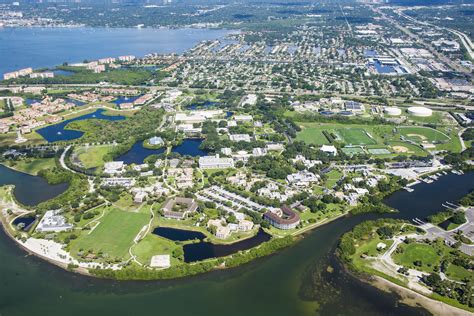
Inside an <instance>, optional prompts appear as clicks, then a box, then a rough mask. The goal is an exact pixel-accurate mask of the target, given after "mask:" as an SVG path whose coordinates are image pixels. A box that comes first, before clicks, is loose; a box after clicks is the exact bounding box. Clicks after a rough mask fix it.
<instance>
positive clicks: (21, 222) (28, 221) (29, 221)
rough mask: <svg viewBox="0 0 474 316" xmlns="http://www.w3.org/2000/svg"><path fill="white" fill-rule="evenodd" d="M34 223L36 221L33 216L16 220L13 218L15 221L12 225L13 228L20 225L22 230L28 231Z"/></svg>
mask: <svg viewBox="0 0 474 316" xmlns="http://www.w3.org/2000/svg"><path fill="white" fill-rule="evenodd" d="M35 221H36V217H35V216H27V217H18V218H15V220H14V221H13V225H15V226H18V225H22V226H23V228H22V230H24V231H28V230H29V228H30V226H31V224H33V223H34V222H35Z"/></svg>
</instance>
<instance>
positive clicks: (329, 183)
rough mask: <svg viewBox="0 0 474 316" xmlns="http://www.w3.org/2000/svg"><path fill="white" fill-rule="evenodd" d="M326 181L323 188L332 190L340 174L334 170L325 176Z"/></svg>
mask: <svg viewBox="0 0 474 316" xmlns="http://www.w3.org/2000/svg"><path fill="white" fill-rule="evenodd" d="M326 176H327V178H328V179H327V180H326V183H325V185H324V186H325V187H326V188H328V189H332V187H334V186H335V185H336V183H337V181H339V180H340V179H341V177H342V172H341V171H339V170H336V169H333V170H331V171H330V172H329V173H327V174H326Z"/></svg>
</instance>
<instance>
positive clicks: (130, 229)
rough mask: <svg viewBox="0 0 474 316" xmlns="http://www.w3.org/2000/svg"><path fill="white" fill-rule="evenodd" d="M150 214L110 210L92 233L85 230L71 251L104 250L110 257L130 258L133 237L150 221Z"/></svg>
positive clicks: (95, 251)
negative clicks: (129, 250) (129, 251)
mask: <svg viewBox="0 0 474 316" xmlns="http://www.w3.org/2000/svg"><path fill="white" fill-rule="evenodd" d="M148 220H149V215H147V214H143V213H132V212H124V211H118V210H113V209H112V210H110V211H108V213H107V214H106V215H105V216H104V217H102V218H101V219H100V220H99V221H100V223H99V225H98V226H97V227H96V228H95V229H94V230H92V231H91V232H90V233H88V232H84V234H83V235H81V236H80V237H79V238H78V239H76V240H75V241H74V242H72V243H71V253H72V254H73V255H74V254H76V253H77V252H78V251H80V250H83V251H88V250H92V251H93V252H94V253H99V252H103V253H104V255H105V254H106V255H107V256H108V257H112V258H115V257H120V258H128V257H129V253H128V249H129V248H130V246H131V245H132V244H133V239H134V238H135V237H136V236H137V234H138V233H139V232H140V230H141V229H142V228H143V226H145V225H146V224H147V223H148Z"/></svg>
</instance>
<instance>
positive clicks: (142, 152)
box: [115, 141, 165, 165]
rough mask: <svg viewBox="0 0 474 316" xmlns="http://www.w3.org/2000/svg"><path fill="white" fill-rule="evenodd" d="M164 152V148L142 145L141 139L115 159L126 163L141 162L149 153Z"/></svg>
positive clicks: (157, 153)
mask: <svg viewBox="0 0 474 316" xmlns="http://www.w3.org/2000/svg"><path fill="white" fill-rule="evenodd" d="M164 152H165V148H159V149H148V148H145V147H143V141H138V142H136V143H135V144H133V146H132V148H130V150H129V151H127V152H126V153H125V154H123V155H120V156H118V157H117V158H115V161H123V162H124V163H126V164H128V165H129V164H132V163H134V164H142V163H143V162H144V161H145V158H146V157H148V156H151V155H159V154H162V153H164Z"/></svg>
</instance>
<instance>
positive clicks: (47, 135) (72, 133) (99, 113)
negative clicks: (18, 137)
mask: <svg viewBox="0 0 474 316" xmlns="http://www.w3.org/2000/svg"><path fill="white" fill-rule="evenodd" d="M103 112H105V110H104V109H98V110H96V111H95V112H92V113H89V114H85V115H81V116H78V117H75V118H73V119H69V120H65V121H62V122H60V123H58V124H54V125H50V126H46V127H43V128H40V129H38V130H36V132H37V133H38V134H40V135H41V136H42V137H43V138H44V139H46V140H47V141H48V143H53V142H58V141H68V140H73V139H77V138H80V137H81V136H82V135H84V132H81V131H77V130H70V129H66V125H68V124H69V123H70V122H74V121H82V120H88V119H97V120H107V121H120V120H124V119H125V116H122V115H105V114H103Z"/></svg>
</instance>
